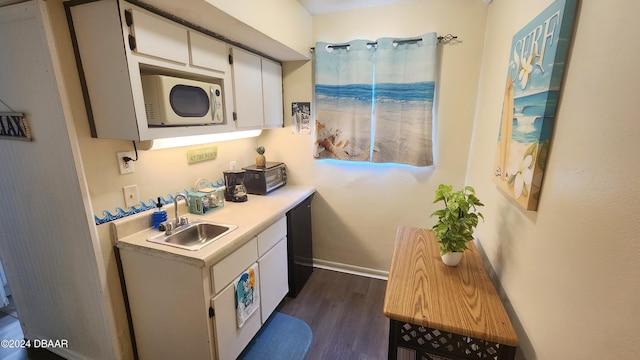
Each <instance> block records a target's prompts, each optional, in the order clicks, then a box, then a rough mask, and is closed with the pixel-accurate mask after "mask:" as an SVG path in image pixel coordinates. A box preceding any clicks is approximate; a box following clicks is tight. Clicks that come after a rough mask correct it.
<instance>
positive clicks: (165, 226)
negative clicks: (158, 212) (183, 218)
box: [158, 221, 173, 235]
mask: <svg viewBox="0 0 640 360" xmlns="http://www.w3.org/2000/svg"><path fill="white" fill-rule="evenodd" d="M158 229H159V230H161V231H162V230H164V233H165V235H171V233H172V232H173V223H172V222H171V221H165V222H163V223H161V224H160V225H159V226H158Z"/></svg>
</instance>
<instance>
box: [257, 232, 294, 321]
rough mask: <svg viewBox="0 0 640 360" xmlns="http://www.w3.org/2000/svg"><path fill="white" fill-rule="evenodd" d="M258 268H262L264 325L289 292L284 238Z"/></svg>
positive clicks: (261, 285)
mask: <svg viewBox="0 0 640 360" xmlns="http://www.w3.org/2000/svg"><path fill="white" fill-rule="evenodd" d="M258 266H259V268H260V305H261V309H262V323H263V324H264V322H265V321H267V319H268V318H269V315H271V313H272V312H273V311H274V310H275V309H276V307H277V306H278V304H279V303H280V301H282V299H283V298H284V296H285V295H286V294H287V292H288V291H289V278H288V276H287V273H288V272H287V241H286V238H282V239H281V240H280V242H279V243H277V244H276V246H274V247H273V248H272V249H271V250H269V251H268V252H267V253H266V254H265V255H264V256H263V257H262V258H260V260H258Z"/></svg>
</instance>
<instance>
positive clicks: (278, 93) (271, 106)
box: [262, 59, 283, 129]
mask: <svg viewBox="0 0 640 360" xmlns="http://www.w3.org/2000/svg"><path fill="white" fill-rule="evenodd" d="M262 98H263V102H264V126H263V127H264V128H267V129H268V128H277V127H282V125H283V115H282V113H283V104H282V66H280V64H278V63H276V62H273V61H271V60H268V59H262Z"/></svg>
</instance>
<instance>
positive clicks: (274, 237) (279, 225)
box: [258, 216, 287, 257]
mask: <svg viewBox="0 0 640 360" xmlns="http://www.w3.org/2000/svg"><path fill="white" fill-rule="evenodd" d="M285 236H287V218H286V217H285V216H283V217H281V218H280V220H278V221H276V222H275V223H273V225H271V226H269V227H268V228H267V229H266V230H264V231H263V232H261V233H260V234H258V257H261V256H262V255H264V254H266V252H267V251H269V249H271V248H272V247H273V246H274V245H275V244H277V243H278V241H280V239H282V238H283V237H285Z"/></svg>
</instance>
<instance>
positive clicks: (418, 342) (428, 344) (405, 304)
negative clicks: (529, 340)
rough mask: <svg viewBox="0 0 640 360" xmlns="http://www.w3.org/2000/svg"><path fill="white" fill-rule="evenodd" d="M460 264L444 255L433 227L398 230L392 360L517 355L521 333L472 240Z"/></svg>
mask: <svg viewBox="0 0 640 360" xmlns="http://www.w3.org/2000/svg"><path fill="white" fill-rule="evenodd" d="M468 246H469V249H470V250H467V251H465V253H464V256H463V257H462V261H461V262H460V264H459V265H458V266H457V267H449V266H447V265H445V264H444V263H443V262H442V260H441V259H440V250H439V244H438V242H437V241H436V239H435V236H434V235H433V233H432V232H431V230H429V229H420V228H413V227H407V226H401V227H399V228H398V232H397V235H396V243H395V250H394V253H393V259H392V261H391V269H390V270H389V280H388V281H387V290H386V293H385V297H384V315H385V316H387V317H388V318H389V319H390V320H391V321H390V327H389V359H393V360H395V359H397V356H398V347H402V348H407V349H411V350H413V351H415V352H416V359H427V360H429V359H437V360H440V359H513V358H514V357H515V352H516V347H517V346H518V337H517V335H516V333H515V331H514V329H513V326H512V325H511V322H510V321H509V317H508V316H507V313H506V311H505V309H504V306H503V305H502V302H501V301H500V298H499V296H498V294H497V292H496V290H495V288H494V287H493V284H492V283H491V280H490V279H489V275H488V274H487V271H486V269H485V268H484V265H483V263H482V259H481V258H480V255H479V254H478V250H477V248H476V246H475V244H473V242H470V243H469V244H468Z"/></svg>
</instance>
